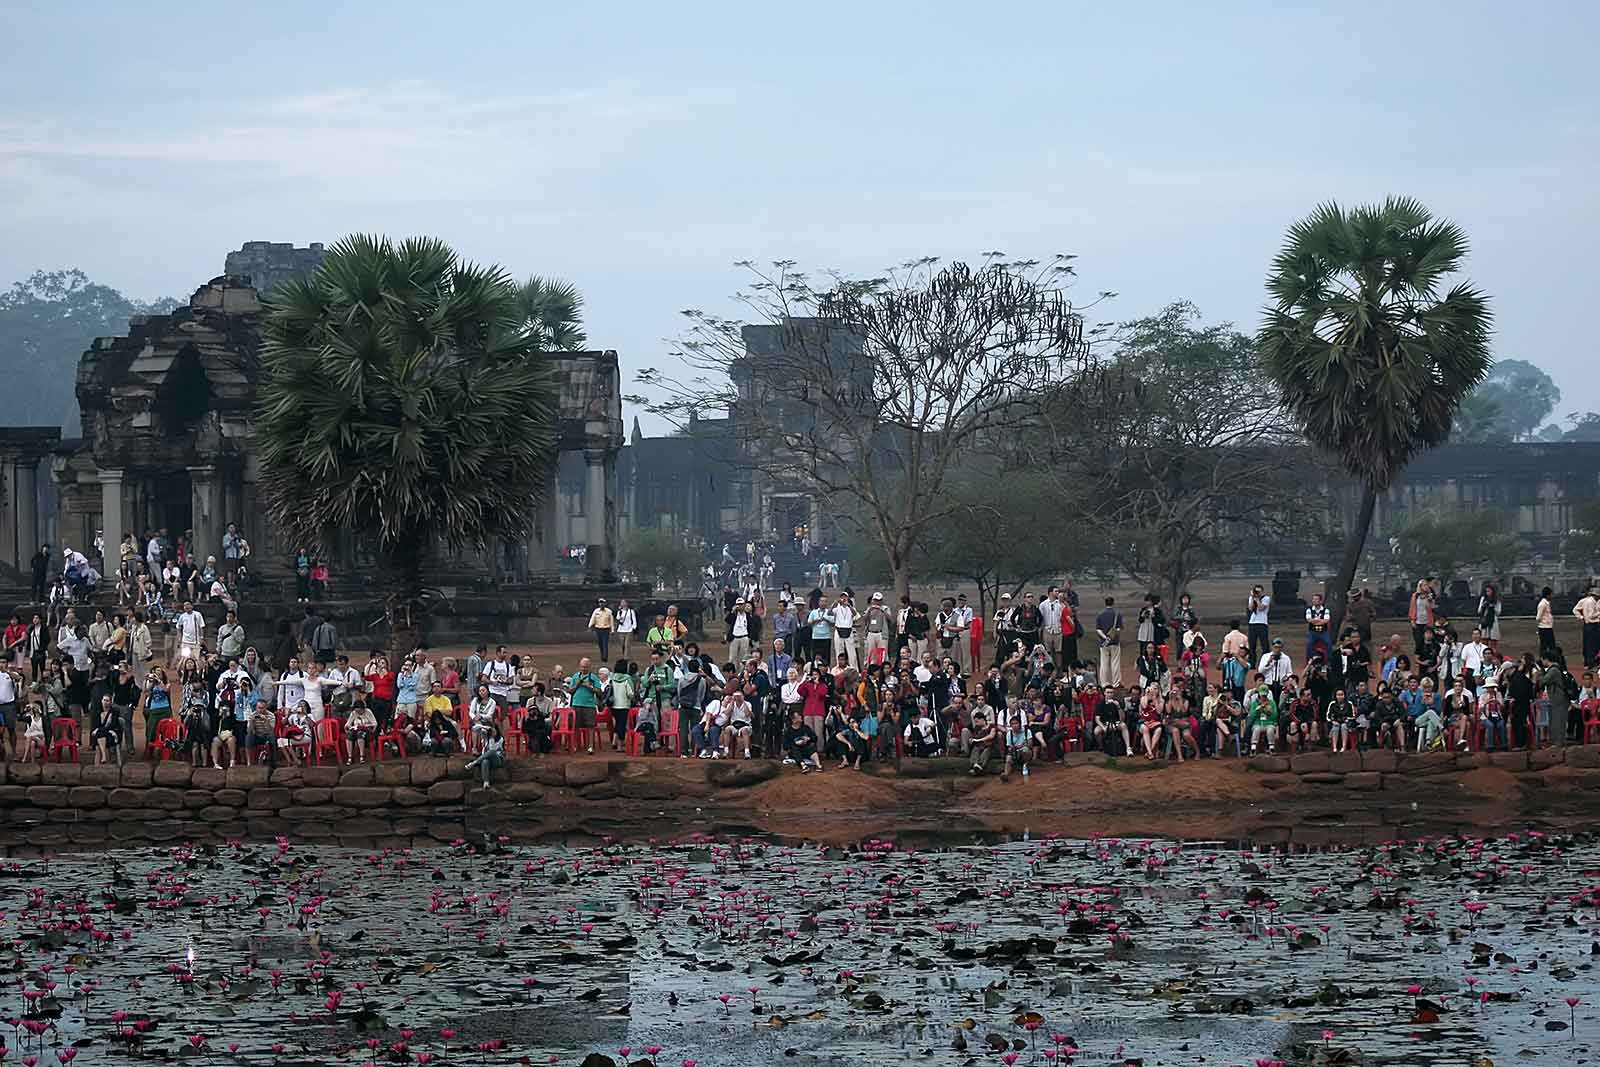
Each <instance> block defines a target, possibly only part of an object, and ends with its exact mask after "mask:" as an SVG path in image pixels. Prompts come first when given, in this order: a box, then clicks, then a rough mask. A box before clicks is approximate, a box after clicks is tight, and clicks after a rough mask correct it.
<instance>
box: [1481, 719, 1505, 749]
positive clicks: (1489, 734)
mask: <svg viewBox="0 0 1600 1067" xmlns="http://www.w3.org/2000/svg"><path fill="white" fill-rule="evenodd" d="M1505 747H1506V721H1505V719H1503V718H1501V719H1484V720H1483V748H1484V751H1485V752H1488V751H1491V750H1493V749H1497V748H1505Z"/></svg>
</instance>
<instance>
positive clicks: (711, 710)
mask: <svg viewBox="0 0 1600 1067" xmlns="http://www.w3.org/2000/svg"><path fill="white" fill-rule="evenodd" d="M731 702H732V697H731V696H726V697H722V698H719V699H717V700H713V701H712V702H711V703H709V704H707V705H706V706H705V710H704V711H702V712H701V713H700V721H699V722H696V723H695V724H694V726H693V727H691V728H690V730H689V740H690V742H691V744H693V746H694V750H695V752H696V753H697V754H698V755H699V757H700V758H701V759H721V758H722V757H723V756H726V755H727V754H728V752H727V750H726V749H725V748H723V747H722V741H723V732H724V731H723V728H724V727H725V726H727V725H728V710H727V709H728V707H729V706H730V704H731Z"/></svg>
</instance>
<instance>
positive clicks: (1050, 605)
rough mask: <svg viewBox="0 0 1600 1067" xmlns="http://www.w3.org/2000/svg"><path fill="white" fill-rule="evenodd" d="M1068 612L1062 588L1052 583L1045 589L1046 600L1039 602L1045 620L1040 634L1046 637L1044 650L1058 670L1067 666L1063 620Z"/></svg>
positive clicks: (1041, 616) (1040, 614)
mask: <svg viewBox="0 0 1600 1067" xmlns="http://www.w3.org/2000/svg"><path fill="white" fill-rule="evenodd" d="M1067 614H1069V613H1068V611H1067V602H1066V601H1065V600H1062V599H1061V590H1060V589H1058V588H1056V587H1055V586H1053V585H1052V586H1051V587H1050V588H1048V589H1046V590H1045V591H1044V600H1042V601H1040V603H1039V616H1040V618H1041V619H1042V620H1043V623H1042V628H1041V630H1040V634H1041V635H1042V636H1043V639H1044V650H1045V651H1046V652H1048V653H1049V654H1050V662H1051V663H1054V664H1055V665H1056V670H1061V669H1062V668H1063V667H1064V666H1066V664H1064V663H1062V662H1061V631H1062V625H1061V620H1062V617H1063V616H1064V615H1067ZM1069 662H1070V661H1069Z"/></svg>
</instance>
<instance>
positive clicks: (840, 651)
mask: <svg viewBox="0 0 1600 1067" xmlns="http://www.w3.org/2000/svg"><path fill="white" fill-rule="evenodd" d="M835 567H837V564H835ZM855 628H856V606H855V604H853V603H851V600H850V594H849V593H840V594H839V596H838V597H837V598H836V599H835V600H834V602H833V658H834V659H835V660H837V659H838V658H839V657H840V656H844V657H845V659H846V662H848V663H849V664H850V667H851V669H852V670H859V669H860V664H859V662H858V660H857V656H856V638H855ZM734 662H736V663H737V662H738V661H737V660H735V661H734Z"/></svg>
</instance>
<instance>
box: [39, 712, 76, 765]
mask: <svg viewBox="0 0 1600 1067" xmlns="http://www.w3.org/2000/svg"><path fill="white" fill-rule="evenodd" d="M69 749H70V750H71V752H72V762H73V763H77V762H79V756H78V720H76V719H73V718H69V717H67V716H65V715H61V716H58V717H56V718H54V719H51V720H50V749H49V753H48V755H47V757H46V758H48V759H50V760H51V761H53V762H55V763H61V762H64V761H63V760H62V758H61V756H62V753H64V752H66V751H68V750H69Z"/></svg>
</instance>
